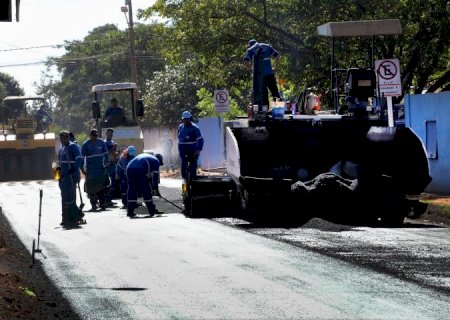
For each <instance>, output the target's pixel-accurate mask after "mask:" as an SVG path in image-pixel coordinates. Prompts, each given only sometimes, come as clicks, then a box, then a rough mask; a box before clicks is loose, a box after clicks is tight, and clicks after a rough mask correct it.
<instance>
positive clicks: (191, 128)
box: [177, 111, 204, 179]
mask: <svg viewBox="0 0 450 320" xmlns="http://www.w3.org/2000/svg"><path fill="white" fill-rule="evenodd" d="M181 118H182V120H183V123H182V124H180V126H179V127H178V133H177V135H178V152H179V154H180V160H181V176H182V177H183V178H184V179H194V178H195V177H196V176H197V161H198V157H199V156H200V152H201V151H202V149H203V144H204V140H203V137H202V133H201V132H200V128H199V127H198V126H197V125H196V124H194V123H192V115H191V113H190V112H189V111H184V112H183V114H182V115H181ZM188 163H190V166H189V168H188ZM188 169H189V172H188Z"/></svg>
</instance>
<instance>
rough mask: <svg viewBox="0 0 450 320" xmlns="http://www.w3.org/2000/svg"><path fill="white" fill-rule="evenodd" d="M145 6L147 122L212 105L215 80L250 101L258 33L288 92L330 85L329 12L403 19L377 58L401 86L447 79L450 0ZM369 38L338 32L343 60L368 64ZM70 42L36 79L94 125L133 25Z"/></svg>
mask: <svg viewBox="0 0 450 320" xmlns="http://www.w3.org/2000/svg"><path fill="white" fill-rule="evenodd" d="M139 14H140V18H141V19H147V21H148V22H149V23H148V24H137V25H136V26H135V34H136V55H137V56H138V86H139V88H140V90H141V96H142V97H143V99H144V101H145V104H146V105H147V106H148V108H147V109H146V115H145V118H144V125H146V126H152V125H167V124H168V125H173V124H174V122H178V120H179V115H180V114H181V112H182V111H183V110H190V111H192V112H194V113H195V114H205V112H206V113H208V111H205V110H212V109H211V103H212V101H211V100H210V99H208V98H207V92H209V93H212V92H213V90H214V89H223V88H226V89H228V90H229V92H230V97H231V98H232V100H233V101H234V102H235V103H236V105H237V106H238V107H239V108H240V109H242V110H245V107H246V106H247V104H248V102H249V101H250V97H251V96H250V94H251V71H250V70H249V69H247V68H245V67H244V66H243V64H242V57H243V55H244V53H245V50H246V44H247V42H248V40H249V39H252V38H254V39H257V40H258V41H259V42H265V43H270V44H271V45H273V46H274V47H275V48H276V49H277V50H278V51H279V52H280V54H281V66H280V69H279V70H277V77H278V80H279V82H280V85H282V86H281V89H282V90H283V92H284V94H285V95H286V98H287V99H292V98H293V97H295V96H297V95H298V94H299V93H300V92H301V91H302V90H303V89H305V88H307V87H311V86H315V87H318V88H320V89H322V91H323V92H325V94H328V95H329V94H330V92H329V88H330V56H331V40H330V38H327V37H322V36H319V35H318V34H317V27H318V26H319V25H321V24H324V23H327V22H332V21H334V22H338V21H354V20H377V19H391V18H398V19H400V21H401V25H402V29H403V33H402V34H401V35H396V36H380V37H376V38H375V39H374V58H375V59H385V58H393V57H395V58H398V59H399V60H400V63H401V75H402V84H403V94H406V93H410V94H414V93H416V94H418V93H423V92H436V91H439V90H449V89H450V88H449V83H450V68H449V64H450V62H449V61H450V59H449V58H450V37H448V30H450V5H449V3H448V0H429V1H422V0H379V1H376V2H373V1H367V0H341V1H333V0H317V1H311V0H184V1H174V0H157V1H156V2H155V3H154V4H153V5H152V6H150V7H149V8H148V9H146V10H143V11H141V12H140V13H139ZM155 18H157V19H155ZM371 40H372V39H369V38H345V39H344V38H339V39H336V44H335V54H336V57H337V64H338V66H339V67H342V68H348V67H351V66H360V67H363V68H370V67H371V61H369V59H368V57H369V52H370V51H371V50H370V45H371ZM65 48H66V51H67V53H66V54H65V55H64V56H63V57H61V58H58V59H53V60H51V61H49V63H50V64H56V66H57V67H58V69H59V70H60V72H61V74H62V78H61V81H53V82H48V83H41V85H40V87H39V88H40V89H42V93H46V92H49V91H51V92H52V93H53V94H55V95H56V96H57V97H58V101H57V105H56V109H55V112H57V113H59V115H60V117H59V120H58V117H57V121H59V123H60V124H61V125H62V126H64V127H66V128H71V129H72V130H75V131H78V130H79V131H81V130H83V129H84V130H85V128H86V127H87V126H88V125H89V119H90V108H89V106H90V102H91V100H92V95H91V93H90V88H91V86H92V85H94V84H97V83H108V82H122V81H129V79H130V76H129V75H130V67H129V57H130V56H129V39H128V34H127V31H121V30H118V28H117V27H116V26H114V25H105V26H101V27H98V28H95V29H94V30H92V31H91V32H90V33H89V34H88V35H87V36H86V37H85V38H84V39H83V41H77V42H70V43H69V42H67V43H66V45H65ZM200 89H202V91H199V90H200ZM205 90H206V92H205ZM324 100H326V99H324Z"/></svg>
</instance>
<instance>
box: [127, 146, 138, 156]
mask: <svg viewBox="0 0 450 320" xmlns="http://www.w3.org/2000/svg"><path fill="white" fill-rule="evenodd" d="M128 155H130V156H132V157H134V156H135V155H136V148H135V147H134V146H129V147H128Z"/></svg>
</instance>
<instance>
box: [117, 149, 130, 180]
mask: <svg viewBox="0 0 450 320" xmlns="http://www.w3.org/2000/svg"><path fill="white" fill-rule="evenodd" d="M133 158H134V157H133V156H130V155H128V156H124V155H123V154H122V155H121V156H120V158H119V161H118V162H117V166H116V173H117V175H118V176H119V177H123V176H125V174H126V169H127V166H128V163H130V161H131V160H133Z"/></svg>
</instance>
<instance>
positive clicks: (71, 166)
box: [57, 131, 84, 226]
mask: <svg viewBox="0 0 450 320" xmlns="http://www.w3.org/2000/svg"><path fill="white" fill-rule="evenodd" d="M59 138H60V140H61V147H60V148H59V150H58V162H59V166H58V168H57V170H59V171H60V172H59V176H60V179H59V189H60V190H61V203H62V222H61V225H63V226H64V225H68V224H70V223H76V222H77V221H79V220H80V219H81V218H83V216H84V214H83V212H82V211H81V210H80V209H79V208H78V207H77V203H76V199H77V197H76V190H77V189H76V185H77V183H79V182H80V168H81V166H82V165H83V158H82V157H81V154H80V150H79V148H78V146H77V145H76V144H75V143H73V142H71V141H70V140H69V139H70V138H69V132H68V131H61V133H60V134H59Z"/></svg>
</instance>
